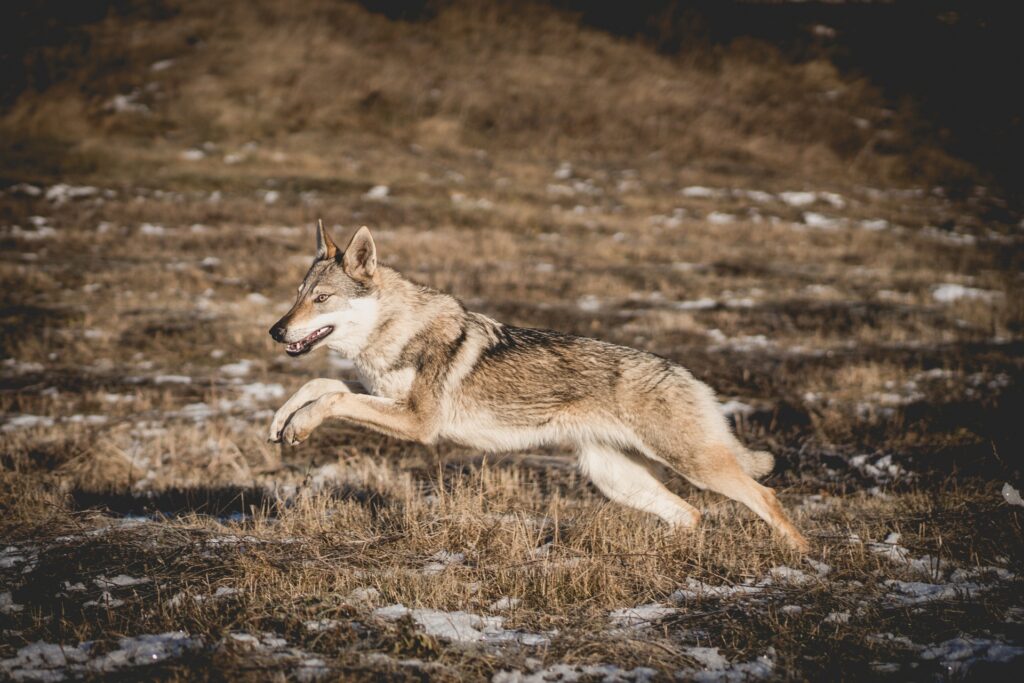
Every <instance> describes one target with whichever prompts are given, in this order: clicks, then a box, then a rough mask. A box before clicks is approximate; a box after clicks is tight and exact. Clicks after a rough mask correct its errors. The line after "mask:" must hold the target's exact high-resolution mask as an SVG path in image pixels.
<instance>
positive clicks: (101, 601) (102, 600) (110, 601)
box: [82, 591, 124, 609]
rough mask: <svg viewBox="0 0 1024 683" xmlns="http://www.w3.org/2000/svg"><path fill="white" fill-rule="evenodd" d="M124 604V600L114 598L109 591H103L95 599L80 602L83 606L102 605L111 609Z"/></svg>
mask: <svg viewBox="0 0 1024 683" xmlns="http://www.w3.org/2000/svg"><path fill="white" fill-rule="evenodd" d="M123 604H124V600H122V599H120V598H115V597H114V595H113V594H112V593H111V592H110V591H103V592H102V593H100V596H99V597H98V598H96V599H95V600H87V601H86V602H83V603H82V606H83V607H104V608H106V609H113V608H115V607H120V606H121V605H123Z"/></svg>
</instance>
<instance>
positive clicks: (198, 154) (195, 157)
mask: <svg viewBox="0 0 1024 683" xmlns="http://www.w3.org/2000/svg"><path fill="white" fill-rule="evenodd" d="M178 156H179V157H181V159H182V160H184V161H199V160H201V159H204V158H206V152H204V151H203V150H201V149H196V148H195V147H192V148H190V149H186V150H184V151H182V153H181V154H179V155H178Z"/></svg>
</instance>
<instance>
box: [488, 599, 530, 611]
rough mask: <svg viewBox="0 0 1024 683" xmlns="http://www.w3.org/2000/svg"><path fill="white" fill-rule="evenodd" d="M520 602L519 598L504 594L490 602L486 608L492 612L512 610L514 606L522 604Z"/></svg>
mask: <svg viewBox="0 0 1024 683" xmlns="http://www.w3.org/2000/svg"><path fill="white" fill-rule="evenodd" d="M522 602H523V601H522V600H521V599H519V598H510V597H509V596H507V595H506V596H504V597H501V598H498V599H497V600H495V601H494V602H492V603H491V605H490V607H488V608H487V609H489V610H491V611H492V612H505V611H507V610H512V609H515V608H516V607H519V605H520V604H522Z"/></svg>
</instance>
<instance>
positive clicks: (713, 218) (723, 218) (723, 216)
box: [705, 211, 736, 225]
mask: <svg viewBox="0 0 1024 683" xmlns="http://www.w3.org/2000/svg"><path fill="white" fill-rule="evenodd" d="M705 220H707V222H708V223H711V225H728V224H729V223H735V222H736V216H734V215H733V214H731V213H724V212H722V211H712V212H711V213H709V214H708V215H707V217H706V218H705Z"/></svg>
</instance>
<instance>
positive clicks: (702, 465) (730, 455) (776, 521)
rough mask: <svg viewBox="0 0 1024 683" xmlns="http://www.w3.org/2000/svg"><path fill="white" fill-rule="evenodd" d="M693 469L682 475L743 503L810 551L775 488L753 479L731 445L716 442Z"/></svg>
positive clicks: (797, 547)
mask: <svg viewBox="0 0 1024 683" xmlns="http://www.w3.org/2000/svg"><path fill="white" fill-rule="evenodd" d="M694 470H695V471H692V472H685V473H683V476H685V477H686V478H687V479H689V480H690V481H691V482H692V483H693V484H694V485H696V486H698V487H700V488H706V489H709V490H711V491H714V492H715V493H721V494H722V495H723V496H728V497H729V498H732V499H733V500H735V501H739V502H740V503H743V504H744V505H746V506H747V507H748V508H750V509H751V510H753V511H754V514H756V515H757V516H758V517H760V518H761V519H763V520H764V521H766V522H768V524H769V525H771V527H772V528H773V529H775V530H776V531H777V532H779V534H780V535H781V536H782V537H783V538H785V539H786V542H787V543H789V545H790V546H791V547H792V548H793V549H794V550H798V551H800V552H807V551H808V550H809V549H810V545H809V544H808V542H807V539H806V538H804V536H803V534H801V533H800V531H799V530H798V529H797V528H796V527H795V526H794V525H793V523H792V522H791V521H789V517H787V516H786V513H785V511H783V509H782V505H780V504H779V500H778V499H777V498H776V497H775V491H773V490H772V489H770V488H768V487H767V486H761V485H760V484H758V483H757V482H756V481H754V480H753V478H751V476H750V475H749V474H747V472H746V471H744V468H743V466H742V465H741V464H740V462H739V461H738V460H737V458H736V455H735V454H734V452H733V449H732V448H730V447H729V446H713V447H711V448H709V449H707V451H706V452H705V457H704V458H702V459H701V461H700V462H699V464H698V466H697V467H696V468H694Z"/></svg>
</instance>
